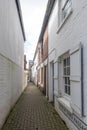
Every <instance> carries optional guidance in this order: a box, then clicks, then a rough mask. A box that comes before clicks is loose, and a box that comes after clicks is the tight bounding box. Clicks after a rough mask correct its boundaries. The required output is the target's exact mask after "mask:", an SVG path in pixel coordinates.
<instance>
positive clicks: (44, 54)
mask: <svg viewBox="0 0 87 130" xmlns="http://www.w3.org/2000/svg"><path fill="white" fill-rule="evenodd" d="M43 30H44V31H43ZM42 32H43V34H42ZM41 34H42V35H41ZM41 34H40V37H39V43H38V46H37V54H38V67H37V69H38V86H39V87H40V88H41V90H42V91H43V93H44V94H45V95H46V96H47V97H48V29H47V27H45V26H44V24H43V27H42V30H41Z"/></svg>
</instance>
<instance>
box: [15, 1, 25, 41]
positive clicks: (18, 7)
mask: <svg viewBox="0 0 87 130" xmlns="http://www.w3.org/2000/svg"><path fill="white" fill-rule="evenodd" d="M15 2H16V6H17V10H18V15H19V20H20V24H21V29H22V34H23V38H24V41H26V36H25V32H24V26H23V20H22V13H21V7H20V2H19V0H15Z"/></svg>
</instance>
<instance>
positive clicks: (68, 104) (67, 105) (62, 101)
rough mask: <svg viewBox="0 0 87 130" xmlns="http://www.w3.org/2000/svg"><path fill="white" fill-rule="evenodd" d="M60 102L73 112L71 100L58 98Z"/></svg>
mask: <svg viewBox="0 0 87 130" xmlns="http://www.w3.org/2000/svg"><path fill="white" fill-rule="evenodd" d="M57 100H58V102H59V103H61V104H62V105H63V106H64V107H65V108H66V109H68V111H70V112H71V113H72V108H71V105H70V101H68V100H67V99H65V98H63V97H61V98H57Z"/></svg>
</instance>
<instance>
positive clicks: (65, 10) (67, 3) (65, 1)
mask: <svg viewBox="0 0 87 130" xmlns="http://www.w3.org/2000/svg"><path fill="white" fill-rule="evenodd" d="M70 11H71V0H62V19H65V17H66V16H67V15H68V14H69V13H70Z"/></svg>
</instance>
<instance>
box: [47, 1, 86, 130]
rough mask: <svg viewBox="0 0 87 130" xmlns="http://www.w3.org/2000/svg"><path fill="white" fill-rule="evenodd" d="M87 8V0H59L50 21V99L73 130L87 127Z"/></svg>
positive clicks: (84, 129) (55, 4) (83, 129)
mask: <svg viewBox="0 0 87 130" xmlns="http://www.w3.org/2000/svg"><path fill="white" fill-rule="evenodd" d="M86 10H87V1H86V0H83V1H80V2H79V0H77V1H76V0H55V3H54V7H53V8H52V11H51V15H50V18H49V22H48V66H49V101H52V102H54V105H55V109H56V110H57V112H58V113H59V115H60V116H61V117H62V119H63V120H64V121H65V122H66V124H67V126H68V128H69V129H70V130H87V102H86V101H87V69H86V66H87V60H86V59H87V28H86V26H87V17H86V16H87V11H86Z"/></svg>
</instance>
